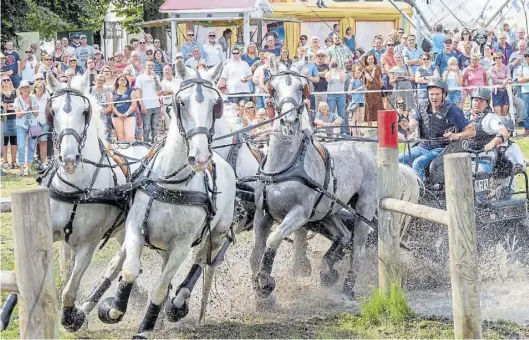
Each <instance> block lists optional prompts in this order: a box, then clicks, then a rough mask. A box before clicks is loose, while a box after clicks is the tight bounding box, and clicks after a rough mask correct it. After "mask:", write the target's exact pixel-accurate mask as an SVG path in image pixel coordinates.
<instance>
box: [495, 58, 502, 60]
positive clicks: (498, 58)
mask: <svg viewBox="0 0 529 340" xmlns="http://www.w3.org/2000/svg"><path fill="white" fill-rule="evenodd" d="M502 59H503V57H496V58H494V60H502Z"/></svg>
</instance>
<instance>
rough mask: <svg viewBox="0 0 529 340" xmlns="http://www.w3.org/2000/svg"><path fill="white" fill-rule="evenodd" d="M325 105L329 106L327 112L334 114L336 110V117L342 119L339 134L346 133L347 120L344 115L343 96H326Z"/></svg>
mask: <svg viewBox="0 0 529 340" xmlns="http://www.w3.org/2000/svg"><path fill="white" fill-rule="evenodd" d="M327 104H329V112H334V110H336V109H338V116H340V117H341V118H342V126H340V133H342V134H345V133H347V129H346V127H345V126H346V125H349V124H348V122H347V121H348V119H347V116H346V114H345V95H344V94H328V95H327Z"/></svg>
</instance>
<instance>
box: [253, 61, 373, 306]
mask: <svg viewBox="0 0 529 340" xmlns="http://www.w3.org/2000/svg"><path fill="white" fill-rule="evenodd" d="M303 66H304V65H301V67H300V69H299V70H297V72H292V71H287V70H286V69H285V68H284V67H283V65H280V64H278V63H277V62H276V61H275V60H272V62H271V63H270V72H271V74H272V77H271V79H270V81H269V84H268V87H269V92H272V95H273V98H274V101H275V103H276V111H277V114H278V115H279V114H282V115H283V116H282V117H281V118H280V119H278V120H276V121H275V122H274V125H273V128H274V131H273V133H272V134H271V137H270V145H269V148H268V155H267V158H266V162H265V163H264V165H263V169H262V173H263V175H265V176H270V177H274V178H275V179H274V180H273V181H272V183H271V182H266V180H265V182H264V183H260V184H259V185H258V189H257V190H256V194H255V203H256V213H255V218H254V230H255V246H254V249H253V252H252V256H251V267H252V271H253V274H254V289H255V292H256V296H257V301H258V303H259V302H264V299H267V298H268V297H269V296H270V294H271V293H272V291H273V290H274V288H275V280H274V279H273V277H272V276H271V273H272V267H273V262H274V258H275V255H276V251H277V248H278V247H279V245H280V243H281V241H282V240H283V239H284V238H285V237H287V236H289V235H291V234H292V233H297V234H298V235H299V237H300V239H303V238H304V237H306V230H304V229H302V228H303V226H304V225H305V224H307V222H309V221H321V223H322V224H323V229H322V230H321V232H322V233H323V234H326V236H327V237H328V238H330V239H331V240H332V241H333V244H332V246H331V248H330V249H329V251H328V252H327V253H326V254H325V256H324V258H323V261H322V268H321V271H320V277H321V279H322V283H324V284H326V285H331V284H334V283H335V282H336V281H337V280H338V273H337V271H336V270H335V269H334V268H333V265H334V263H335V262H336V261H337V260H338V259H339V257H340V254H341V253H342V251H343V249H344V248H345V247H347V246H348V245H349V243H350V242H351V236H352V235H351V232H352V231H351V230H350V229H349V228H347V227H346V226H345V225H344V224H343V222H342V221H341V220H340V219H339V218H338V217H337V216H335V214H336V213H337V212H339V211H340V210H341V209H342V207H341V206H340V205H338V204H335V202H332V201H331V200H330V199H329V198H327V197H326V196H323V195H321V194H320V192H319V191H317V190H315V186H314V183H316V184H317V185H320V186H321V187H323V188H325V190H327V191H328V192H330V193H333V194H335V197H337V198H338V199H339V200H340V201H342V202H346V203H347V204H350V205H351V206H352V207H353V208H354V209H355V210H356V212H357V213H358V214H360V215H361V216H363V217H364V218H365V219H367V220H372V219H373V217H374V215H375V211H376V206H377V197H376V180H377V165H376V159H375V155H374V154H373V153H372V152H371V151H370V150H369V149H368V148H365V147H358V146H357V145H355V144H353V143H348V142H345V143H344V142H341V143H328V144H325V147H326V149H327V151H325V150H322V151H321V152H319V151H318V148H320V147H319V146H317V145H316V143H315V142H314V141H313V139H312V127H311V124H310V118H309V116H308V112H307V110H306V107H305V104H304V96H305V97H307V96H308V94H309V91H308V83H307V79H306V78H304V77H302V76H300V75H299V71H301V68H302V67H303ZM285 71H286V72H285ZM324 158H325V159H324ZM369 231H370V227H369V225H368V224H366V223H365V222H364V221H362V220H361V219H360V218H356V219H355V221H354V239H353V244H352V246H353V251H352V252H351V258H350V269H349V271H348V273H347V274H346V276H345V283H344V293H346V294H347V295H348V296H350V297H353V296H354V291H353V287H354V282H355V278H356V274H357V273H358V270H359V259H360V255H361V253H362V250H363V248H364V245H365V241H366V239H367V236H368V234H369ZM296 251H303V252H304V251H305V250H304V249H302V247H296ZM295 258H303V257H301V256H295ZM298 265H302V264H301V263H300V264H298Z"/></svg>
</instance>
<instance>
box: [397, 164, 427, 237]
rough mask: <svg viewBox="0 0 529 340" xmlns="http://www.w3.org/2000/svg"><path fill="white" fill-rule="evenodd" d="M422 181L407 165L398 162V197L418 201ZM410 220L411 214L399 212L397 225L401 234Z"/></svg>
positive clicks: (404, 231) (412, 201)
mask: <svg viewBox="0 0 529 340" xmlns="http://www.w3.org/2000/svg"><path fill="white" fill-rule="evenodd" d="M421 188H424V183H423V182H422V181H421V179H420V178H419V176H417V174H416V173H415V171H413V169H412V168H410V167H409V166H407V165H404V164H399V194H400V199H401V200H403V201H406V202H411V203H418V202H419V198H420V195H421V191H422V190H421ZM410 221H411V216H409V215H404V214H400V219H399V225H400V231H401V236H402V235H404V234H405V233H406V229H407V228H408V225H409V223H410Z"/></svg>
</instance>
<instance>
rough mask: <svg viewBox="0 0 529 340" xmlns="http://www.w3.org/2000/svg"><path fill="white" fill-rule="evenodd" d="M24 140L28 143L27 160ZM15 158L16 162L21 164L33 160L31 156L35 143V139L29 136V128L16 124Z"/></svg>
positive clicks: (33, 153) (33, 152)
mask: <svg viewBox="0 0 529 340" xmlns="http://www.w3.org/2000/svg"><path fill="white" fill-rule="evenodd" d="M26 140H27V145H28V160H27V162H25V159H26ZM17 143H18V150H17V160H18V164H20V165H22V164H24V163H31V162H33V156H34V155H35V144H36V143H37V140H36V139H33V138H31V137H29V129H26V128H25V127H22V126H17Z"/></svg>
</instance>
